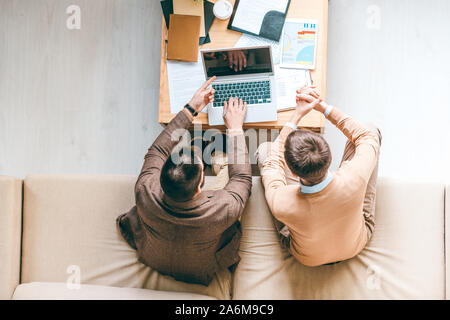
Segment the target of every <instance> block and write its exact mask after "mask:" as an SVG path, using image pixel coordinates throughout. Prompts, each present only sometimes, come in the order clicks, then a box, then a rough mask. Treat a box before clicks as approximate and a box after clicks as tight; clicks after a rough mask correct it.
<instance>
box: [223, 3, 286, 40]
mask: <svg viewBox="0 0 450 320" xmlns="http://www.w3.org/2000/svg"><path fill="white" fill-rule="evenodd" d="M288 3H289V1H288V0H239V5H238V7H237V9H236V14H235V16H234V19H233V24H232V26H233V27H235V28H239V29H242V30H245V31H248V32H251V33H254V34H259V33H260V31H261V26H262V23H263V20H264V17H265V15H266V13H267V12H269V11H279V12H283V13H284V12H286V8H287V6H288Z"/></svg>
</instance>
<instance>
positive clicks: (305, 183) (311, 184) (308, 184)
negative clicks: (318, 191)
mask: <svg viewBox="0 0 450 320" xmlns="http://www.w3.org/2000/svg"><path fill="white" fill-rule="evenodd" d="M326 177H327V175H325V176H323V177H322V178H321V179H320V180H319V181H317V182H315V183H311V182H309V181H306V180H304V179H302V178H300V181H301V183H302V184H303V185H304V186H308V187H312V186H315V185H316V184H319V183H321V182H322V181H324V180H325V179H326Z"/></svg>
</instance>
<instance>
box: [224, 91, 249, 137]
mask: <svg viewBox="0 0 450 320" xmlns="http://www.w3.org/2000/svg"><path fill="white" fill-rule="evenodd" d="M246 114H247V102H244V101H242V99H238V98H235V99H233V98H230V100H229V101H228V103H227V102H226V101H224V102H223V120H224V121H225V126H226V127H227V129H230V130H231V129H242V125H243V124H244V119H245V115H246Z"/></svg>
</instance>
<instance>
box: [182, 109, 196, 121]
mask: <svg viewBox="0 0 450 320" xmlns="http://www.w3.org/2000/svg"><path fill="white" fill-rule="evenodd" d="M182 112H184V114H185V115H186V116H187V117H188V119H189V120H190V121H194V116H193V115H192V113H191V112H190V111H189V110H188V109H186V108H184V107H183V110H182Z"/></svg>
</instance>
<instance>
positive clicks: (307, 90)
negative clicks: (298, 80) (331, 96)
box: [296, 86, 327, 113]
mask: <svg viewBox="0 0 450 320" xmlns="http://www.w3.org/2000/svg"><path fill="white" fill-rule="evenodd" d="M315 89H316V86H309V87H308V86H303V87H302V88H300V89H298V90H297V97H296V102H297V106H298V104H299V103H302V101H303V102H304V103H306V104H310V103H312V102H314V101H315V100H316V99H320V95H319V93H318V92H317V91H316V90H315ZM326 108H327V104H326V103H325V101H323V100H321V101H320V103H319V104H317V105H316V106H315V107H314V109H315V110H317V111H319V112H322V113H324V112H325V110H326Z"/></svg>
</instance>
